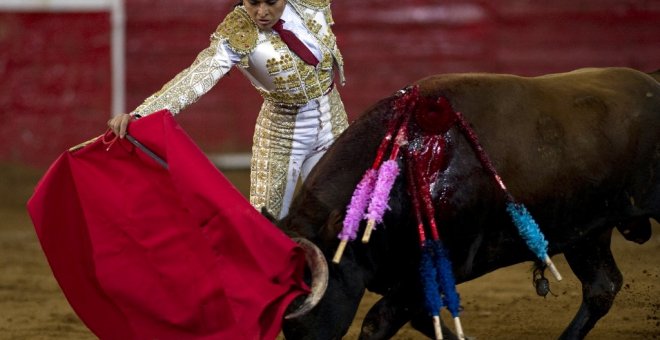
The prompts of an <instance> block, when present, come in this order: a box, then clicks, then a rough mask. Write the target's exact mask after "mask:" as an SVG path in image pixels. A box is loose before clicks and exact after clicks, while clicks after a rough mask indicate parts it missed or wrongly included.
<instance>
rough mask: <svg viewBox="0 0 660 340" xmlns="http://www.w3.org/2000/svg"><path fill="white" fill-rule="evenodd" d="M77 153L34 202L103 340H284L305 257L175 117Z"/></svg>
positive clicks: (86, 318)
mask: <svg viewBox="0 0 660 340" xmlns="http://www.w3.org/2000/svg"><path fill="white" fill-rule="evenodd" d="M130 133H131V135H132V136H133V137H135V139H137V140H138V141H140V142H141V143H142V144H143V145H145V146H146V147H148V148H149V149H151V150H152V151H154V152H155V153H156V154H157V155H160V156H161V157H162V158H163V159H164V160H165V161H166V162H167V163H168V165H169V169H168V170H166V169H165V168H163V167H162V166H160V165H158V164H157V163H156V162H155V161H154V160H152V159H151V158H149V157H148V156H147V155H146V154H145V153H144V152H142V151H141V150H140V149H137V148H136V147H135V146H133V145H132V144H130V143H129V142H128V141H127V140H125V139H121V140H119V139H118V140H117V141H115V142H114V143H113V144H112V145H110V147H109V149H108V145H106V144H105V143H104V142H103V140H102V139H101V138H99V139H98V140H96V141H95V142H93V143H92V144H90V145H88V146H86V147H84V148H83V149H80V150H78V151H73V152H65V153H64V154H62V155H61V156H60V157H59V158H58V159H57V161H55V163H54V164H53V165H52V166H51V167H50V169H49V170H48V171H47V173H46V174H45V175H44V177H43V178H42V179H41V181H40V182H39V184H38V185H37V188H36V190H35V193H34V195H33V196H32V198H31V199H30V201H29V202H28V211H29V213H30V216H31V217H32V221H33V223H34V226H35V229H36V232H37V235H38V237H39V240H40V242H41V246H42V248H43V250H44V253H45V254H46V257H47V259H48V262H49V264H50V266H51V268H52V270H53V274H54V275H55V277H56V279H57V281H58V282H59V284H60V286H61V287H62V290H63V291H64V294H65V295H66V297H67V299H68V300H69V303H70V304H71V306H72V307H73V309H74V310H75V311H76V313H77V314H78V316H80V318H81V319H82V320H83V322H84V323H85V324H86V325H87V326H88V327H89V328H90V329H91V330H92V331H93V332H94V333H95V334H96V335H97V336H98V337H99V338H101V339H193V338H194V339H274V338H275V337H276V336H277V334H278V332H279V330H280V328H281V323H282V316H283V313H284V309H285V308H286V306H287V305H288V304H289V302H291V300H292V299H293V298H295V297H296V296H298V295H300V294H303V293H305V292H307V287H306V286H305V284H304V283H303V282H302V274H303V266H304V254H303V253H302V250H301V249H300V248H299V247H297V246H296V244H295V243H294V242H293V241H291V240H290V239H289V238H288V237H287V236H286V235H284V234H283V233H282V232H281V231H280V230H278V229H277V228H276V227H275V226H274V225H273V224H271V223H270V222H269V221H268V220H266V219H265V218H264V217H262V216H261V215H260V214H259V213H258V212H257V211H256V210H255V209H254V208H253V207H252V206H251V205H250V204H249V203H248V202H247V200H245V198H244V197H243V196H242V195H241V194H240V193H239V192H238V191H237V190H236V189H235V188H234V187H233V186H232V185H231V183H230V182H229V181H227V179H226V178H225V177H224V176H223V175H222V174H221V173H220V172H219V171H218V170H217V169H216V168H215V167H214V166H213V164H211V162H210V161H209V160H208V159H207V158H206V156H205V155H204V154H203V153H202V152H201V151H200V150H199V149H198V148H197V146H196V145H195V144H194V143H193V142H192V141H191V139H190V138H189V137H188V136H187V135H186V134H185V132H184V131H183V130H182V129H181V128H180V127H179V126H178V125H177V123H176V122H175V120H174V119H173V117H172V116H171V115H170V114H169V113H168V112H167V111H161V112H158V113H154V114H153V115H150V116H148V117H145V118H143V119H140V120H138V121H135V122H133V123H132V124H131V125H130Z"/></svg>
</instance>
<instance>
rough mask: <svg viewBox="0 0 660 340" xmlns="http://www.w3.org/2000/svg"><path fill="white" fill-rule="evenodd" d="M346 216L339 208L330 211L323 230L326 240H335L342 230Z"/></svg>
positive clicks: (322, 233)
mask: <svg viewBox="0 0 660 340" xmlns="http://www.w3.org/2000/svg"><path fill="white" fill-rule="evenodd" d="M343 219H344V216H343V215H342V214H341V212H340V211H339V210H337V209H335V210H333V211H331V212H330V215H328V219H327V220H326V221H325V224H324V225H323V228H322V230H321V235H323V239H324V240H334V239H336V238H337V234H339V232H340V231H341V227H342V222H343Z"/></svg>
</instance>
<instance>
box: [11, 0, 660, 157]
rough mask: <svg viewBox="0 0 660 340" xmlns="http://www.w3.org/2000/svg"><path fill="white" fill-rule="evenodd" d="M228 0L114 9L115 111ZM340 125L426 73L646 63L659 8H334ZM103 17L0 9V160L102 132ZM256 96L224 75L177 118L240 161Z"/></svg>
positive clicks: (51, 151) (372, 1)
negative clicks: (119, 90) (117, 32)
mask: <svg viewBox="0 0 660 340" xmlns="http://www.w3.org/2000/svg"><path fill="white" fill-rule="evenodd" d="M232 3H234V1H233V0H187V1H182V0H126V18H127V22H126V25H127V26H126V39H127V41H126V58H127V59H126V62H127V64H126V72H127V74H126V85H127V98H126V107H127V110H131V109H132V108H134V107H135V106H137V105H139V104H140V103H141V102H142V100H144V98H146V97H147V96H148V95H150V94H152V93H153V92H155V91H156V90H158V89H159V88H160V87H161V86H162V85H163V84H164V83H165V82H166V81H168V80H169V79H171V78H172V77H173V76H174V75H175V74H176V73H178V72H179V71H180V70H182V69H183V68H185V67H187V66H188V65H189V64H190V63H191V62H192V61H193V59H194V58H195V56H196V54H197V53H198V52H199V51H201V50H202V49H203V48H205V47H206V46H207V45H208V38H209V35H210V34H211V33H212V32H213V31H214V30H215V28H216V26H217V25H218V23H219V22H220V21H221V19H222V18H223V17H224V15H225V14H226V13H227V12H228V11H229V10H230V8H231V4H232ZM333 12H334V17H335V21H336V25H335V28H334V31H335V33H336V35H337V37H338V40H339V44H340V48H341V49H342V52H343V54H344V58H345V60H346V74H347V79H348V83H347V86H345V87H344V88H340V92H341V93H342V97H343V98H344V102H345V104H346V107H347V110H348V112H349V116H350V118H351V119H354V118H355V117H357V116H358V115H359V114H360V113H361V112H362V111H363V110H364V109H366V108H367V107H368V106H369V105H371V104H372V103H374V102H375V101H376V100H378V99H379V98H382V97H383V96H386V95H388V94H390V93H392V92H394V91H396V90H398V89H399V88H401V87H403V86H405V85H406V84H408V83H410V82H412V81H415V80H417V79H419V78H421V77H424V76H427V75H430V74H434V73H447V72H472V71H479V72H503V73H515V74H521V75H529V76H533V75H539V74H544V73H550V72H563V71H569V70H573V69H575V68H579V67H587V66H630V67H634V68H637V69H640V70H643V71H653V70H655V69H658V68H660V24H658V23H659V22H660V1H644V0H585V1H574V0H573V1H569V0H555V1H530V0H490V1H485V0H484V1H471V0H443V1H438V0H398V1H391V0H360V1H346V0H335V1H334V4H333ZM109 37H110V23H109V14H108V13H91V14H90V13H84V14H82V13H81V14H45V13H35V14H19V13H0V79H2V80H1V81H0V114H1V115H2V118H4V119H3V123H4V124H3V125H2V127H0V129H2V130H0V132H2V133H1V134H0V136H1V137H0V138H2V139H0V161H7V160H9V161H22V162H27V163H30V164H37V165H45V164H48V163H49V162H50V161H52V160H53V159H54V157H55V156H56V155H57V154H58V153H59V152H61V151H62V150H64V149H65V148H66V147H68V146H70V145H72V144H76V143H78V142H80V141H82V140H84V139H85V138H89V137H90V136H94V135H97V134H99V133H101V132H102V131H103V125H104V123H105V121H106V120H107V118H108V115H109V110H110V66H109V62H110V61H109V60H110V57H109V52H110V40H109V39H110V38H109ZM260 103H261V99H260V97H259V96H258V95H257V93H256V91H254V90H253V89H252V87H251V85H250V84H249V83H248V82H247V81H246V80H245V79H244V78H243V76H242V75H241V74H240V73H239V72H237V71H233V72H231V74H230V75H229V76H228V77H226V78H225V79H223V80H221V82H220V84H218V85H217V86H216V87H215V88H214V89H213V90H211V92H210V93H208V94H207V95H206V96H204V97H203V98H202V99H201V100H200V101H199V102H197V103H195V104H193V105H192V106H191V107H190V108H188V109H187V110H185V111H184V112H183V113H182V114H181V115H180V116H179V118H178V119H179V121H180V122H181V124H182V125H183V126H184V127H185V128H186V130H187V131H188V132H189V133H190V134H191V135H192V137H193V138H194V139H195V140H196V141H197V142H198V143H199V144H200V145H201V146H202V147H203V148H204V149H205V150H206V151H209V152H220V151H231V152H249V151H250V145H251V138H252V132H253V125H254V122H255V119H256V115H257V112H258V110H259V106H260Z"/></svg>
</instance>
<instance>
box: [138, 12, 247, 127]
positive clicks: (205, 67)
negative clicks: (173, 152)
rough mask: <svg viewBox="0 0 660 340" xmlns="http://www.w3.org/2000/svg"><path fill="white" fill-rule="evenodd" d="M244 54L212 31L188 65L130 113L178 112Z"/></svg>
mask: <svg viewBox="0 0 660 340" xmlns="http://www.w3.org/2000/svg"><path fill="white" fill-rule="evenodd" d="M221 26H222V24H221ZM243 57H244V56H242V55H241V54H239V53H237V52H236V51H234V50H232V49H231V48H230V46H229V42H228V40H227V39H225V38H223V36H221V35H218V34H217V32H216V33H214V34H213V35H212V36H211V44H210V46H209V47H207V48H206V49H204V50H203V51H202V52H200V53H199V55H197V58H196V59H195V61H194V62H193V63H192V65H191V66H190V67H188V68H186V69H185V70H183V71H181V72H180V73H179V74H178V75H176V76H175V77H174V78H173V79H172V80H170V81H169V82H167V83H166V84H165V85H164V86H163V87H162V88H161V89H160V90H159V91H158V92H156V93H155V94H153V95H151V96H150V97H148V98H147V99H146V100H145V101H144V102H143V103H142V104H141V105H140V106H138V107H137V108H136V109H135V110H134V111H133V112H131V114H138V115H139V116H146V115H149V114H151V113H153V112H156V111H160V110H162V109H168V110H169V111H170V112H172V114H177V113H179V111H181V110H183V109H184V108H186V107H187V106H188V105H190V104H192V103H194V102H195V101H197V100H198V99H199V97H201V96H202V95H203V94H205V93H206V92H208V91H209V90H210V89H211V88H212V87H213V86H214V85H215V84H216V83H217V82H218V80H220V79H221V78H222V77H223V76H224V75H225V74H227V72H229V70H230V69H231V67H232V66H234V65H235V64H237V63H239V62H240V61H241V59H242V58H243Z"/></svg>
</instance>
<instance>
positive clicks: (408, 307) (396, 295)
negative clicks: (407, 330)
mask: <svg viewBox="0 0 660 340" xmlns="http://www.w3.org/2000/svg"><path fill="white" fill-rule="evenodd" d="M419 291H420V289H419V288H416V289H409V288H399V289H392V290H391V291H389V292H388V293H387V295H385V296H383V297H382V298H381V299H380V300H378V302H376V303H375V304H374V305H373V306H372V307H371V309H369V312H368V313H367V315H366V316H365V318H364V321H363V322H362V329H361V332H360V340H377V339H390V338H392V337H393V336H394V335H396V333H397V332H398V331H399V329H401V327H403V326H404V325H405V324H406V323H407V322H408V321H411V324H412V326H413V328H414V329H416V330H418V331H420V332H421V333H423V334H424V335H426V336H428V337H429V338H434V337H435V331H434V329H433V320H432V319H431V317H430V316H429V315H428V313H427V312H426V310H425V309H424V308H423V306H422V305H421V304H419V303H416V302H418V301H421V298H422V297H421V296H418V295H415V294H412V295H411V292H419ZM441 326H442V334H443V335H444V339H448V340H454V339H458V337H456V336H455V335H454V334H453V333H452V332H451V330H450V329H449V328H448V327H446V326H445V324H444V323H442V325H441Z"/></svg>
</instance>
